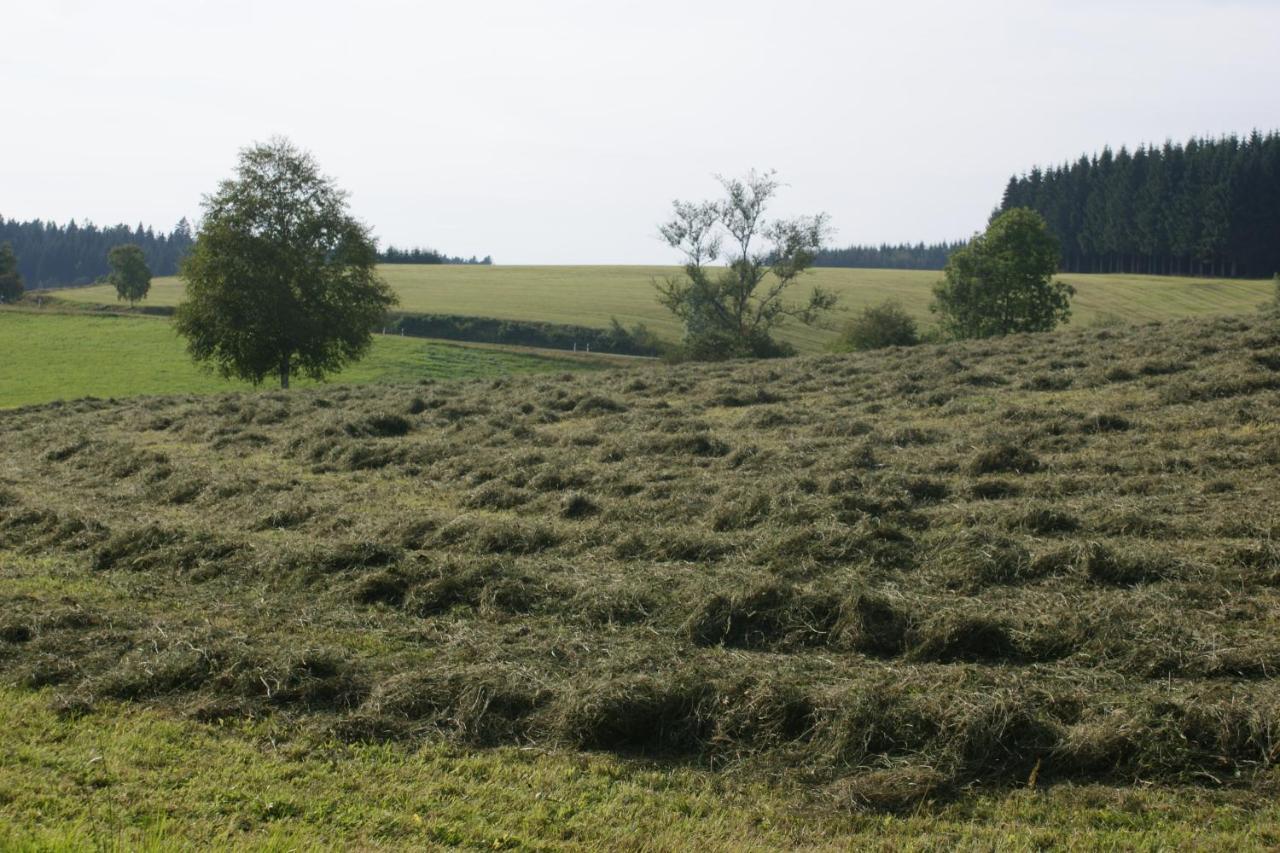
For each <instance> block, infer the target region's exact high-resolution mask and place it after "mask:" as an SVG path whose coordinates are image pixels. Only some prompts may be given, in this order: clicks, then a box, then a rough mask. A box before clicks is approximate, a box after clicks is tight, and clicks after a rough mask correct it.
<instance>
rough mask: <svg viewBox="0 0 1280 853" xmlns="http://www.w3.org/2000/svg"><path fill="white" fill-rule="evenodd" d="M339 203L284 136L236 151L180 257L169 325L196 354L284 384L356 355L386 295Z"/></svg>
mask: <svg viewBox="0 0 1280 853" xmlns="http://www.w3.org/2000/svg"><path fill="white" fill-rule="evenodd" d="M346 199H347V196H346V193H344V192H343V191H342V190H340V189H338V187H337V186H336V185H335V184H334V182H333V180H332V179H330V178H328V177H326V176H324V175H322V174H321V173H320V169H319V166H318V165H317V164H316V161H315V158H314V157H312V156H311V155H310V154H308V153H306V152H303V151H301V150H299V149H298V148H296V147H295V146H294V145H293V144H292V143H290V142H289V141H288V140H285V139H274V140H272V141H271V142H269V143H266V144H258V145H253V146H251V147H249V148H246V149H244V150H243V151H241V152H240V164H239V168H238V169H237V172H236V176H235V177H234V178H232V179H230V180H226V181H223V182H222V184H221V185H220V186H219V187H218V190H217V192H215V193H214V194H213V195H210V196H207V197H206V198H205V200H204V218H203V221H202V222H201V224H200V229H199V232H198V233H197V235H196V242H195V246H194V247H193V248H192V251H191V253H190V255H188V256H187V258H186V260H185V262H184V263H183V265H182V278H183V280H184V282H185V283H186V298H185V300H184V301H183V303H182V304H181V305H180V306H179V307H178V313H177V326H178V330H179V332H181V333H182V334H183V335H184V336H185V337H186V338H187V344H188V349H189V350H190V352H191V355H192V356H193V357H194V358H195V359H196V360H197V361H203V362H209V363H211V364H213V365H215V366H216V367H217V369H218V370H219V371H220V372H221V373H222V374H223V375H226V376H237V377H240V378H242V379H247V380H249V381H250V382H254V383H258V382H261V381H262V380H263V379H264V378H266V377H267V376H273V375H274V376H278V377H279V379H280V386H281V387H282V388H287V387H289V380H290V377H292V376H293V375H294V374H295V373H298V372H301V373H304V374H305V375H307V376H310V377H312V378H315V379H320V378H322V377H324V376H325V375H326V374H329V373H331V372H333V371H335V370H337V369H338V368H340V367H341V366H342V365H344V364H346V363H347V362H350V361H352V360H354V359H358V358H360V357H361V356H362V355H364V354H365V352H366V351H367V350H368V349H369V346H370V344H371V342H372V334H373V331H374V329H375V328H377V327H378V326H379V325H380V324H381V323H382V322H383V319H384V317H385V314H386V311H387V309H388V308H389V307H391V306H392V305H393V304H395V302H396V298H395V294H394V293H392V291H391V289H390V288H389V287H388V286H387V284H386V283H385V282H384V281H382V280H381V279H379V278H378V277H377V274H376V272H375V265H376V263H377V246H376V244H375V242H374V239H373V237H372V235H371V234H370V232H369V229H368V228H367V227H366V226H365V225H364V224H362V223H361V222H359V221H357V220H356V219H354V218H353V217H352V216H351V215H350V214H349V213H348V212H347V204H346Z"/></svg>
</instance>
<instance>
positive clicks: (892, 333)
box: [837, 299, 920, 351]
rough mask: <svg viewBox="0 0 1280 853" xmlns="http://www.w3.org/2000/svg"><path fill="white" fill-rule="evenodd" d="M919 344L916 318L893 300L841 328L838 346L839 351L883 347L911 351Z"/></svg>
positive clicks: (871, 306)
mask: <svg viewBox="0 0 1280 853" xmlns="http://www.w3.org/2000/svg"><path fill="white" fill-rule="evenodd" d="M918 343H920V330H919V328H918V327H917V326H916V321H915V318H914V317H912V316H911V315H910V314H908V313H907V312H906V311H905V310H903V307H902V305H901V303H899V302H896V301H894V300H892V299H890V300H888V301H886V302H882V303H880V304H879V305H870V306H867V307H866V308H863V309H862V312H861V313H859V314H858V316H856V317H854V318H853V319H852V320H850V321H849V324H848V325H847V326H845V327H844V331H843V332H842V333H841V335H840V340H839V342H838V343H837V349H841V350H853V351H861V350H871V349H883V348H885V347H911V346H915V345H916V344H918Z"/></svg>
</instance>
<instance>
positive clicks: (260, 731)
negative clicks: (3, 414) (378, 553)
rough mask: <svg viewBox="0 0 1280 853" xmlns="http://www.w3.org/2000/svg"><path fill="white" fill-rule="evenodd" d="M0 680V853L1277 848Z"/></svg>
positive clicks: (1005, 800) (1227, 810)
mask: <svg viewBox="0 0 1280 853" xmlns="http://www.w3.org/2000/svg"><path fill="white" fill-rule="evenodd" d="M51 705H56V699H55V698H53V697H52V696H50V695H49V694H47V693H37V692H30V691H22V690H15V689H3V688H0V759H2V760H0V848H3V849H6V850H24V849H40V850H48V849H56V850H88V849H128V850H136V849H150V850H156V851H161V850H171V849H173V848H174V847H175V846H181V847H184V848H188V847H194V848H199V849H211V848H212V849H223V848H233V849H234V848H246V849H257V850H260V849H273V850H282V851H283V850H310V849H330V848H333V847H335V846H341V847H345V848H359V849H410V848H411V849H422V848H423V847H425V846H434V847H460V848H466V849H486V850H550V849H561V848H571V849H606V848H607V849H612V850H681V849H690V848H692V847H699V848H702V849H706V850H778V849H794V848H807V849H824V848H829V849H849V848H851V847H861V848H873V849H888V848H893V849H940V848H944V847H945V848H950V849H1001V850H1017V849H1045V848H1046V847H1086V846H1087V847H1091V848H1097V847H1101V848H1104V849H1127V850H1133V849H1143V850H1156V849H1170V848H1177V849H1187V848H1189V847H1195V848H1199V849H1219V850H1225V849H1231V850H1251V849H1257V850H1264V849H1269V848H1274V847H1275V846H1276V845H1277V844H1280V808H1278V807H1277V806H1276V804H1275V801H1274V799H1273V798H1266V797H1256V796H1250V795H1242V794H1240V793H1239V792H1226V793H1224V792H1213V791H1206V790H1204V789H1203V788H1182V789H1178V790H1164V789H1159V790H1145V791H1143V790H1132V791H1119V792H1118V791H1116V790H1114V789H1110V788H1107V787H1104V786H1062V787H1057V788H1050V789H1048V790H1025V789H1024V790H1022V791H1018V792H1014V793H1012V794H1008V795H999V796H993V795H985V796H983V795H979V796H977V797H975V798H973V799H972V800H970V801H968V802H965V803H963V804H953V805H948V806H944V807H941V808H937V809H928V810H921V811H920V812H917V813H916V814H914V815H904V816H893V815H884V814H879V813H859V812H856V811H850V810H848V809H842V808H833V807H831V804H830V803H824V802H822V800H821V799H818V798H814V797H812V796H810V795H808V794H807V793H806V792H805V791H804V790H802V789H799V788H798V787H797V786H796V785H794V784H785V783H782V782H765V781H751V780H743V779H734V778H729V779H726V778H725V776H724V774H718V773H715V772H709V771H706V770H700V769H698V768H693V767H687V766H679V765H675V766H672V765H662V764H652V763H644V762H638V761H631V760H626V759H621V758H618V757H616V756H611V755H608V754H604V753H595V754H574V753H568V752H562V751H548V750H530V749H517V748H511V747H506V748H495V749H486V750H460V749H457V748H456V747H453V746H450V745H449V744H446V743H441V742H426V743H422V744H417V745H404V744H397V743H381V744H347V743H342V742H335V741H331V740H330V741H326V740H317V739H314V738H308V737H306V736H299V735H298V733H297V732H296V731H293V730H291V729H289V728H287V727H282V726H279V725H277V724H276V723H274V722H273V721H271V720H257V721H253V720H249V721H245V720H240V721H228V722H224V723H222V724H216V725H215V724H206V723H195V722H192V721H190V720H184V719H183V718H181V717H175V716H173V715H171V714H165V713H163V712H159V711H156V710H154V709H150V708H146V707H144V706H139V705H122V704H119V703H105V704H104V705H103V706H102V707H101V708H99V709H98V710H97V711H95V712H94V713H92V714H89V715H84V716H81V715H74V714H71V715H69V714H66V713H61V714H60V713H58V712H57V711H55V710H53V709H52V708H51Z"/></svg>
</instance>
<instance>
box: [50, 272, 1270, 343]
mask: <svg viewBox="0 0 1280 853" xmlns="http://www.w3.org/2000/svg"><path fill="white" fill-rule="evenodd" d="M381 272H382V275H383V276H384V277H385V278H386V279H387V281H388V282H390V283H391V285H392V286H393V287H394V288H395V290H396V292H397V293H399V294H400V302H401V304H400V308H401V310H403V311H410V312H423V313H435V314H464V315H470V316H477V317H498V318H501V319H506V320H541V321H545V322H549V323H571V324H576V325H582V326H596V327H605V326H608V325H609V320H610V318H612V317H616V318H618V320H619V321H621V322H622V323H623V324H624V325H628V326H629V325H631V324H633V323H645V324H646V325H648V326H649V327H650V328H652V329H653V330H654V331H655V332H657V333H658V334H659V335H661V336H663V337H665V338H668V339H671V340H675V339H677V338H679V336H680V327H679V325H678V323H677V322H676V320H675V319H674V318H673V317H672V316H671V315H670V314H668V313H667V312H666V311H665V310H664V309H663V308H662V307H661V306H660V305H658V303H657V301H656V300H655V299H654V292H653V286H652V283H653V281H654V280H655V279H660V278H662V277H663V276H668V275H675V274H678V273H679V269H678V268H676V267H662V266H449V265H439V266H431V265H423V266H419V265H408V264H404V265H401V264H397V265H384V266H383V267H382V268H381ZM940 277H941V273H938V272H934V271H928V270H925V271H920V270H865V269H834V268H822V269H818V270H815V271H813V272H812V273H811V274H809V275H806V276H805V278H804V279H803V281H804V284H803V285H801V286H800V287H799V288H797V293H801V292H802V290H801V289H802V288H803V287H811V286H813V285H818V286H821V287H824V288H827V289H829V290H832V291H834V292H836V293H837V294H839V296H840V302H839V305H838V306H837V310H836V312H835V313H834V314H833V315H832V316H831V317H829V318H828V321H827V323H826V324H825V325H826V328H812V329H811V328H804V327H798V326H796V325H794V324H792V325H791V326H790V327H789V328H786V329H784V330H783V333H782V334H781V335H780V337H782V338H783V339H785V340H788V341H790V342H791V343H792V344H794V345H795V346H796V347H798V348H799V349H800V350H801V351H802V352H818V351H821V350H823V349H824V348H826V346H827V345H829V344H830V343H831V342H832V341H833V340H834V339H835V337H836V331H835V330H836V329H837V328H838V327H839V326H840V325H841V324H842V323H843V321H844V320H845V319H846V318H847V317H848V316H849V315H850V314H852V313H854V312H856V311H858V310H859V309H861V308H863V307H865V306H867V305H873V304H876V303H879V302H882V301H884V300H886V299H896V300H898V301H899V302H901V303H902V304H903V306H904V307H905V308H906V309H907V310H908V311H909V312H911V313H912V314H914V315H915V316H916V317H917V318H919V319H920V320H921V321H922V322H924V323H926V324H928V323H931V322H932V317H931V315H930V313H929V303H930V301H931V300H932V287H933V284H934V282H936V281H937V280H938V279H939V278H940ZM1061 278H1062V280H1063V281H1066V282H1069V283H1070V284H1072V285H1074V286H1075V288H1076V290H1077V295H1076V298H1075V300H1074V302H1073V315H1072V322H1074V323H1076V324H1089V323H1092V322H1094V321H1096V320H1098V319H1100V318H1103V319H1110V318H1113V317H1118V318H1123V319H1125V320H1128V321H1134V322H1143V321H1149V320H1167V319H1173V318H1177V317H1196V316H1205V315H1211V314H1237V313H1242V312H1249V311H1253V310H1254V309H1256V308H1257V307H1258V306H1259V305H1261V304H1262V303H1264V302H1266V301H1267V300H1268V299H1270V298H1271V293H1272V285H1271V282H1269V281H1239V280H1225V279H1199V278H1167V277H1153V276H1137V275H1075V274H1073V275H1064V276H1062V277H1061ZM181 295H182V284H181V282H179V281H178V280H177V279H175V278H161V279H156V281H155V282H154V283H153V285H152V290H151V296H150V298H149V300H148V302H147V304H151V305H176V304H177V303H178V301H179V299H180V298H181ZM58 296H59V297H60V298H64V299H69V300H75V301H80V302H88V303H99V304H113V303H115V291H114V290H113V289H112V288H110V287H108V286H96V287H86V288H78V289H75V290H63V291H58Z"/></svg>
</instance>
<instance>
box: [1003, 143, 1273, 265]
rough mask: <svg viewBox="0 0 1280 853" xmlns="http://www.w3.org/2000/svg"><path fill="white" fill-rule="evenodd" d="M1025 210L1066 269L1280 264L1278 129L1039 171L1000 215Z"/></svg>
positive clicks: (1014, 187)
mask: <svg viewBox="0 0 1280 853" xmlns="http://www.w3.org/2000/svg"><path fill="white" fill-rule="evenodd" d="M1018 207H1029V208H1031V209H1033V210H1035V211H1036V212H1038V213H1039V214H1040V215H1041V216H1043V217H1044V219H1045V222H1046V223H1047V224H1048V226H1049V229H1050V231H1051V232H1052V233H1053V234H1054V235H1055V236H1056V237H1057V238H1058V239H1059V241H1060V243H1061V246H1062V259H1061V266H1062V269H1063V270H1065V271H1067V272H1129V273H1146V274H1150V275H1203V276H1224V277H1231V276H1247V277H1250V278H1265V277H1267V276H1270V275H1271V274H1273V273H1274V272H1276V271H1277V270H1280V133H1278V132H1275V131H1273V132H1271V133H1268V134H1265V135H1264V134H1262V133H1260V132H1258V131H1254V132H1253V133H1251V134H1249V136H1248V137H1247V138H1246V139H1243V140H1242V139H1240V138H1238V137H1236V136H1225V137H1222V138H1220V139H1191V140H1188V141H1187V142H1186V144H1184V145H1179V144H1175V143H1173V142H1166V143H1165V144H1164V145H1163V146H1161V147H1158V148H1157V147H1154V146H1142V147H1140V148H1138V149H1137V150H1135V151H1133V152H1130V151H1129V150H1128V149H1126V148H1121V149H1120V150H1119V151H1116V152H1113V151H1112V150H1111V149H1110V148H1103V149H1102V151H1101V153H1099V154H1096V155H1094V156H1093V157H1082V158H1080V159H1079V160H1077V161H1075V162H1074V163H1071V164H1068V165H1062V166H1058V167H1054V168H1051V169H1047V170H1042V169H1040V168H1038V167H1037V168H1033V169H1032V170H1031V171H1029V172H1028V173H1026V174H1025V175H1021V176H1015V177H1013V178H1011V179H1010V180H1009V183H1008V184H1007V185H1006V186H1005V190H1004V196H1003V198H1002V200H1001V204H1000V207H999V209H998V210H997V213H999V212H1003V211H1007V210H1012V209H1014V208H1018Z"/></svg>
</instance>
